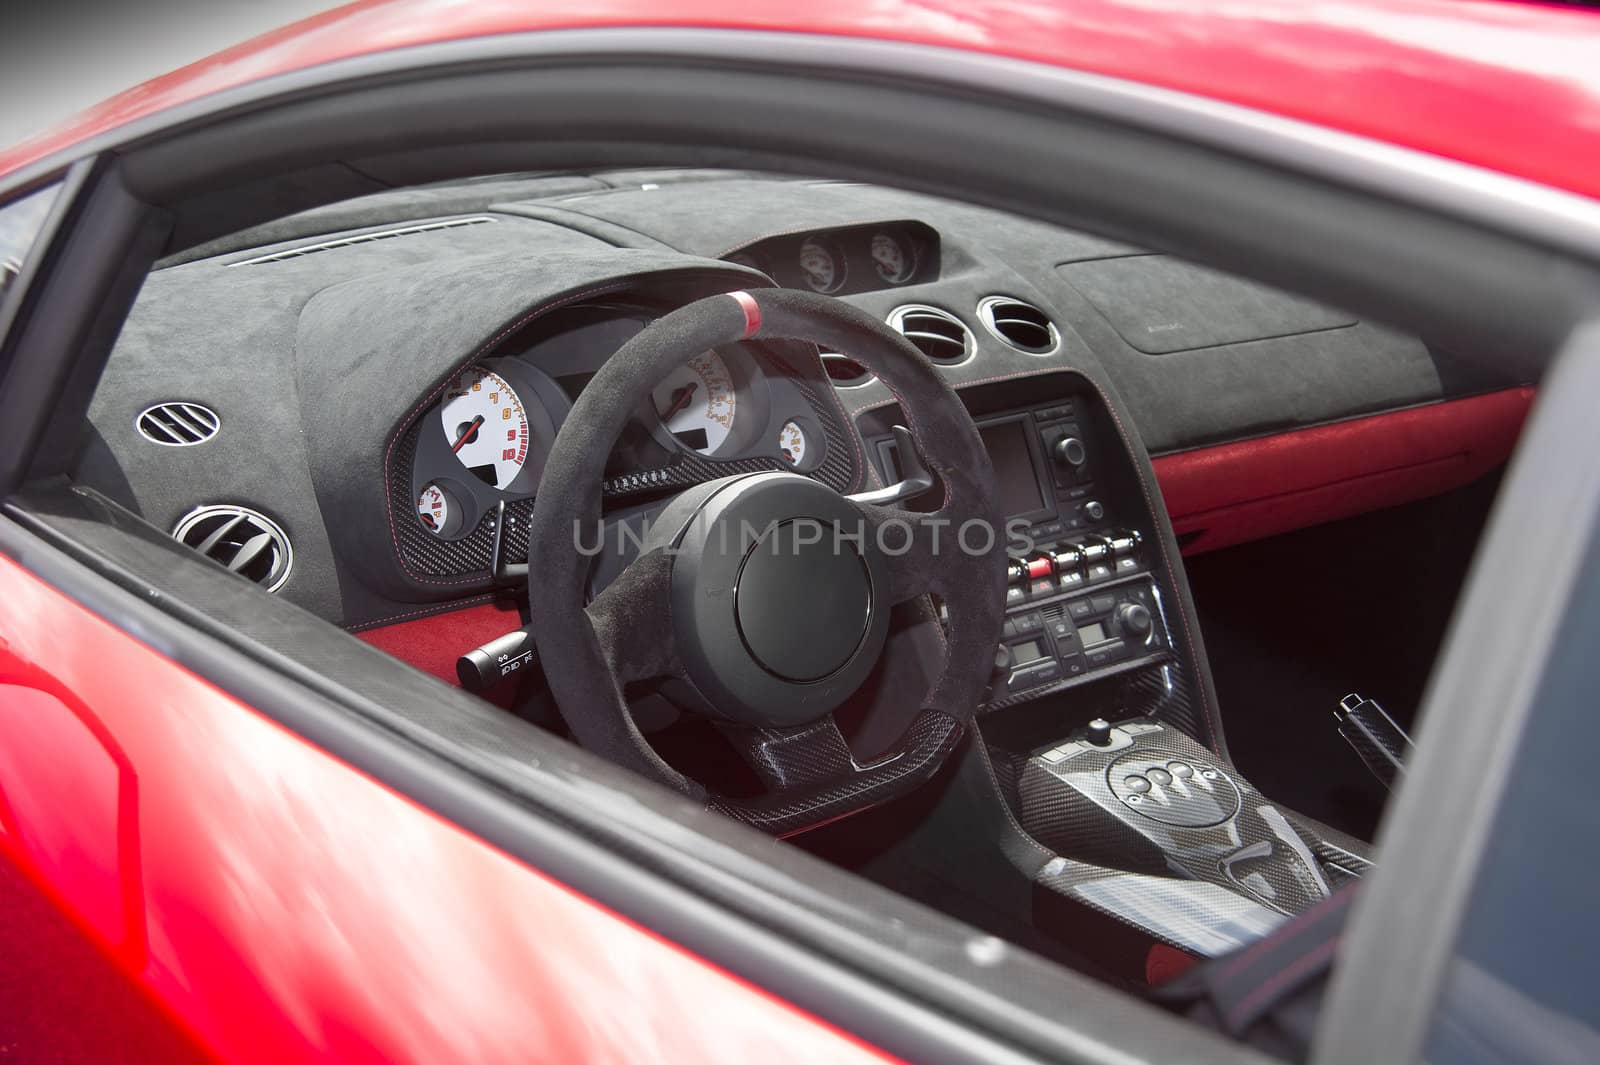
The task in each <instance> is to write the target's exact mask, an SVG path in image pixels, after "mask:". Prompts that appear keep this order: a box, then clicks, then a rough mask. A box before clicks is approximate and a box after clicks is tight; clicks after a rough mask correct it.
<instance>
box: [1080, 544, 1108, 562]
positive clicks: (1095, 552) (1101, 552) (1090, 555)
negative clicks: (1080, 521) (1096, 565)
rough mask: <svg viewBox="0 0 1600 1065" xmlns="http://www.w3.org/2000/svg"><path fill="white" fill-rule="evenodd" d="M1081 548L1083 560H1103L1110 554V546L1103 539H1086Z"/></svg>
mask: <svg viewBox="0 0 1600 1065" xmlns="http://www.w3.org/2000/svg"><path fill="white" fill-rule="evenodd" d="M1081 550H1082V552H1083V560H1084V561H1085V562H1104V561H1105V560H1106V559H1107V558H1108V557H1109V556H1110V554H1111V548H1110V547H1109V546H1108V545H1107V544H1106V542H1105V541H1104V540H1093V539H1091V540H1088V541H1087V542H1085V543H1084V545H1083V547H1082V548H1081Z"/></svg>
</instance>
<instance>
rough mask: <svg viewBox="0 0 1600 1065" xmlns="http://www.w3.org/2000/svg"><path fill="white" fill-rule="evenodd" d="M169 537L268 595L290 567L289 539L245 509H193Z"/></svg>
mask: <svg viewBox="0 0 1600 1065" xmlns="http://www.w3.org/2000/svg"><path fill="white" fill-rule="evenodd" d="M172 536H173V538H174V539H175V540H177V541H179V542H180V543H184V544H187V545H188V546H190V547H192V548H194V549H195V550H196V551H198V552H200V553H201V554H202V555H204V556H206V557H207V558H209V559H210V560H211V561H213V562H215V563H217V564H219V565H221V566H224V567H226V568H227V569H229V570H231V571H232V572H234V573H237V574H239V575H241V576H244V577H248V578H250V579H251V580H253V581H255V582H256V583H257V584H259V585H261V586H262V587H263V588H265V589H266V590H267V591H269V592H275V591H277V590H278V589H279V588H281V587H283V582H284V581H286V580H288V579H289V570H290V568H291V567H293V565H294V553H293V552H292V551H291V550H290V549H289V538H288V537H287V536H285V535H284V532H283V530H282V529H281V528H279V527H278V523H277V522H275V521H273V520H272V519H271V518H269V517H267V516H266V515H264V514H260V513H258V512H256V511H254V510H251V509H249V508H248V507H234V506H206V507H196V508H195V509H194V510H191V511H190V512H189V513H188V514H185V515H184V516H183V519H182V520H181V521H179V522H178V527H177V528H176V529H173V530H172Z"/></svg>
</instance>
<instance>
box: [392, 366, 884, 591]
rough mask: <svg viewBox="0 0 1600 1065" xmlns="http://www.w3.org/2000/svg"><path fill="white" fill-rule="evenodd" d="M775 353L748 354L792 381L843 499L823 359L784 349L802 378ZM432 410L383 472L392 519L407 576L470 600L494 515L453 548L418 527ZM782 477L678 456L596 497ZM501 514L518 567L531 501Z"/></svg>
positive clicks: (846, 477) (839, 430)
mask: <svg viewBox="0 0 1600 1065" xmlns="http://www.w3.org/2000/svg"><path fill="white" fill-rule="evenodd" d="M778 346H779V345H758V346H756V347H755V348H754V354H755V357H756V358H757V360H758V361H759V362H762V363H764V364H765V368H766V369H767V370H768V371H769V372H771V373H775V374H780V375H782V376H785V377H787V378H789V379H790V380H791V381H792V383H793V384H794V386H795V388H796V390H797V391H799V392H800V393H801V395H802V396H803V397H804V398H805V401H806V403H807V405H808V406H810V408H811V410H812V412H813V413H814V414H815V415H816V418H817V422H818V424H819V425H821V426H822V432H823V436H824V438H825V440H826V450H825V451H824V453H823V460H822V463H821V465H819V466H818V467H817V468H816V469H815V470H814V471H812V472H811V473H810V475H809V476H811V477H813V478H814V479H816V480H818V481H820V482H822V483H823V484H825V485H827V486H828V487H829V488H832V489H834V490H835V491H838V492H847V491H849V490H850V489H851V488H853V487H854V486H855V484H856V482H857V481H858V480H859V478H860V472H861V468H860V466H859V465H858V460H857V457H856V455H857V451H856V448H855V447H854V446H852V444H851V443H850V441H849V440H848V439H847V437H846V436H845V429H844V428H843V427H842V425H841V419H842V418H843V410H842V408H841V407H840V406H839V405H838V402H837V400H831V399H830V398H828V397H829V396H830V395H831V389H829V391H828V393H823V392H819V390H818V389H816V388H814V387H813V381H814V379H821V380H826V371H824V370H823V369H822V362H821V359H820V357H819V356H818V355H817V354H816V349H815V347H811V348H810V349H809V351H806V350H805V349H804V348H803V347H802V346H800V345H782V346H783V347H785V348H788V349H792V350H794V352H795V354H796V355H797V357H798V356H799V355H800V354H802V353H803V354H805V355H806V356H807V357H808V358H809V359H810V360H812V361H814V362H815V367H814V368H813V369H812V370H811V371H810V372H809V373H804V372H802V371H801V370H800V369H797V368H796V366H795V365H794V363H793V362H792V361H791V360H790V359H788V358H786V357H784V356H783V355H781V354H779V353H778V352H777V351H776V350H774V349H775V348H776V347H778ZM491 354H492V353H491ZM431 409H432V408H431V407H430V408H427V409H425V410H423V411H422V412H420V413H419V414H418V415H417V417H416V419H415V420H414V421H413V422H412V423H411V424H410V425H409V426H407V427H406V429H405V432H404V435H403V437H402V439H401V442H400V447H399V448H398V452H399V457H398V459H397V461H396V462H395V463H394V464H393V465H392V466H391V468H390V470H389V483H388V493H389V506H390V513H392V514H394V515H395V526H396V530H395V531H396V540H397V542H398V543H399V548H400V561H401V563H402V566H403V568H404V569H405V570H406V571H407V572H409V573H412V574H416V575H421V576H427V577H458V578H459V577H467V578H474V577H476V578H478V580H476V581H473V580H468V581H465V582H462V583H461V584H459V585H458V586H457V587H458V589H459V591H460V593H461V594H462V595H469V594H471V593H473V592H477V591H483V590H485V589H487V588H489V587H490V586H491V582H490V580H489V563H490V552H491V545H492V544H493V542H494V514H493V513H486V514H484V515H483V517H482V518H480V519H479V521H478V525H477V527H476V528H474V529H473V530H472V532H471V533H469V534H467V535H466V536H464V537H462V538H460V539H458V540H440V539H439V538H438V537H436V536H434V535H433V534H432V533H431V532H429V531H428V530H427V528H425V527H424V526H423V524H422V523H421V521H419V520H418V519H417V509H416V505H415V500H413V499H412V498H411V485H412V476H411V475H412V468H413V466H414V464H415V461H416V450H417V437H418V435H419V434H420V433H421V431H422V423H423V420H424V419H425V418H426V417H427V415H428V413H429V411H430V410H431ZM788 469H789V467H788V466H787V465H785V464H784V463H782V462H781V461H779V460H778V459H772V458H751V459H726V460H722V459H710V458H706V457H705V456H703V455H697V454H694V453H693V452H689V451H683V452H679V453H678V454H676V455H675V456H674V457H673V459H672V461H671V462H669V463H667V464H666V465H664V466H659V467H654V468H650V469H642V470H636V471H633V472H631V473H627V474H623V475H619V476H616V477H612V478H608V479H607V480H605V481H604V482H602V485H601V491H602V493H603V497H604V499H605V501H606V502H607V503H612V502H627V501H628V500H630V499H631V498H633V497H636V496H644V495H649V494H653V493H659V492H662V491H672V490H681V489H684V488H689V487H692V486H693V485H697V484H703V483H705V482H707V481H714V480H716V479H717V478H719V477H727V476H729V475H731V474H737V473H764V472H767V471H771V470H781V471H787V470H788ZM506 510H507V512H508V514H509V515H510V517H511V520H510V522H508V527H507V529H506V533H505V538H504V543H505V550H506V559H507V561H509V562H521V561H523V560H525V559H526V558H527V556H528V532H527V528H528V516H529V515H530V514H532V513H533V498H532V497H531V496H530V497H528V498H525V499H517V500H512V501H509V502H508V503H507V504H506Z"/></svg>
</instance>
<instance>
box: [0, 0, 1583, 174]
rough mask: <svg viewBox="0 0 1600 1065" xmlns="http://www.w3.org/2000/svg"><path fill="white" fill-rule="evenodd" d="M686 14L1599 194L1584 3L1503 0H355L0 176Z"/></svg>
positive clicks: (113, 108) (70, 127)
mask: <svg viewBox="0 0 1600 1065" xmlns="http://www.w3.org/2000/svg"><path fill="white" fill-rule="evenodd" d="M607 26H697V27H714V28H723V29H738V30H768V31H785V32H796V33H812V34H835V35H840V36H846V37H869V38H878V39H883V40H892V41H905V42H913V43H917V44H927V45H935V46H942V47H948V48H955V49H961V50H963V51H972V52H986V53H992V54H995V55H1003V56H1011V57H1014V58H1018V59H1026V60H1032V61H1035V62H1039V63H1045V64H1049V65H1052V66H1060V67H1068V68H1072V69H1075V70H1081V71H1089V72H1092V73H1097V74H1106V75H1110V76H1112V77H1117V78H1124V79H1127V80H1129V81H1134V82H1140V83H1143V84H1146V85H1154V86H1161V87H1165V88H1171V89H1178V90H1182V91H1184V92H1189V93H1193V94H1195V95H1198V96H1202V97H1206V98H1209V99H1213V100H1221V101H1227V102H1232V103H1238V104H1243V105H1245V106H1247V107H1251V108H1255V109H1258V110H1261V111H1266V112H1269V113H1274V114H1278V115H1284V116H1288V117H1291V118H1298V119H1303V120H1305V121H1307V122H1310V123H1314V124H1316V125H1319V126H1325V127H1327V128H1330V129H1335V130H1343V131H1346V132H1350V133H1357V134H1362V135H1365V136H1368V137H1372V138H1373V139H1376V140H1380V141H1385V142H1388V143H1390V144H1396V145H1402V146H1405V147H1410V148H1417V149H1420V150H1422V151H1425V152H1432V153H1434V154H1437V155H1442V156H1447V157H1449V158H1452V159H1459V160H1463V161H1466V162H1471V163H1476V164H1478V165H1480V166H1484V167H1487V168H1489V169H1492V170H1499V171H1502V172H1504V173H1507V174H1512V175H1517V176H1520V177H1525V178H1529V179H1531V180H1533V181H1537V182H1540V183H1543V184H1547V185H1551V186H1555V187H1558V188H1563V189H1567V190H1569V191H1573V192H1578V193H1582V194H1584V195H1588V196H1600V167H1596V166H1594V155H1595V153H1594V151H1593V150H1592V148H1591V150H1588V151H1580V150H1576V149H1575V146H1576V145H1580V144H1586V143H1587V144H1591V145H1592V144H1593V142H1594V138H1595V137H1596V135H1597V134H1600V63H1597V62H1595V56H1596V55H1600V18H1596V17H1595V16H1594V15H1592V14H1587V13H1584V12H1582V11H1574V10H1563V9H1558V8H1553V7H1545V6H1539V5H1535V4H1522V3H1506V2H1502V0H1482V2H1472V0H1337V2H1329V3H1315V4H1312V3H1306V2H1305V0H1232V2H1230V3H1227V4H1216V3H1200V2H1195V0H1009V2H1007V3H991V4H981V3H973V2H972V0H879V2H874V3H871V4H865V5H864V4H863V3H862V2H861V0H813V2H811V3H807V4H803V5H795V4H787V3H785V4H775V3H769V4H752V3H750V2H749V0H673V2H672V3H669V4H664V3H661V2H660V0H570V2H566V3H561V4H548V5H546V6H544V7H543V9H539V8H536V7H534V6H533V5H530V4H527V3H525V2H523V0H477V2H475V3H472V4H462V3H459V2H457V0H368V2H363V3H356V4H351V5H350V6H348V7H344V8H340V9H337V10H335V11H331V12H327V13H325V14H322V15H319V16H316V17H314V18H311V19H307V20H306V21H304V22H301V23H298V24H296V25H294V26H290V27H287V28H285V29H283V30H280V31H278V32H276V33H273V34H269V35H267V36H265V37H262V38H259V39H258V40H256V41H252V42H250V43H247V44H244V45H240V46H239V47H237V48H233V49H230V50H228V51H226V52H222V53H219V54H218V55H217V56H215V57H213V58H211V59H207V60H204V61H203V62H200V63H196V64H194V65H192V66H189V67H186V68H184V69H182V70H179V71H177V72H175V73H172V74H168V75H166V76H165V77H161V78H157V79H155V80H154V81H151V82H148V83H146V84H145V85H141V86H139V87H138V88H135V89H132V90H130V91H128V92H126V93H123V94H122V95H121V96H118V97H116V98H114V99H112V100H110V101H108V102H106V103H104V104H101V105H100V106H99V107H96V108H93V109H91V110H89V111H87V112H85V113H84V114H83V115H82V116H80V117H79V118H77V119H76V120H73V121H71V122H68V123H67V124H65V125H63V126H62V127H60V128H59V129H56V130H54V131H52V132H49V133H46V134H43V135H41V136H40V137H38V138H35V139H34V140H32V141H30V142H28V143H25V144H23V145H20V146H18V147H17V148H15V149H13V150H12V151H11V152H9V153H7V154H4V155H0V175H3V174H6V173H9V172H10V171H12V170H15V169H18V168H20V167H22V166H24V165H27V164H29V163H32V162H36V161H38V160H40V159H43V158H44V157H46V156H48V155H51V154H53V153H56V152H66V151H68V150H70V149H71V148H72V147H73V146H74V145H77V144H79V143H81V142H83V141H84V140H87V139H88V138H90V137H93V136H96V135H97V134H101V133H105V132H108V131H110V130H114V129H116V128H117V127H119V126H123V125H126V124H127V123H129V122H132V121H134V120H136V119H138V118H141V117H144V116H146V115H152V114H156V113H159V112H161V111H164V110H166V109H168V108H171V107H173V106H175V105H177V104H180V103H183V102H185V101H189V100H193V99H196V98H198V97H201V96H204V95H207V94H209V93H214V92H218V91H220V90H222V89H226V88H229V87H232V86H236V85H240V84H244V83H247V82H253V81H258V80H261V79H264V78H269V77H272V76H273V75H276V74H282V73H285V72H287V71H292V70H299V69H303V68H306V67H311V66H315V65H317V64H320V63H328V62H332V61H334V60H338V59H344V58H348V57H351V56H359V55H367V54H370V53H373V52H378V51H383V50H387V49H394V48H405V47H408V46H412V45H421V44H429V43H433V42H438V41H448V40H459V39H464V38H469V37H478V36H484V35H489V34H503V33H520V32H531V31H541V30H558V29H575V28H584V27H607Z"/></svg>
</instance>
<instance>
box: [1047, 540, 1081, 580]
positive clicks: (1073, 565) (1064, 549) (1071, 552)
mask: <svg viewBox="0 0 1600 1065" xmlns="http://www.w3.org/2000/svg"><path fill="white" fill-rule="evenodd" d="M1052 557H1053V558H1054V560H1055V564H1056V572H1057V573H1062V574H1065V573H1067V572H1069V571H1072V572H1075V571H1076V570H1077V568H1078V567H1079V566H1080V565H1082V564H1083V552H1082V551H1080V550H1078V545H1077V544H1062V545H1061V546H1060V547H1058V548H1056V550H1055V554H1054V555H1053V556H1052Z"/></svg>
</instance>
